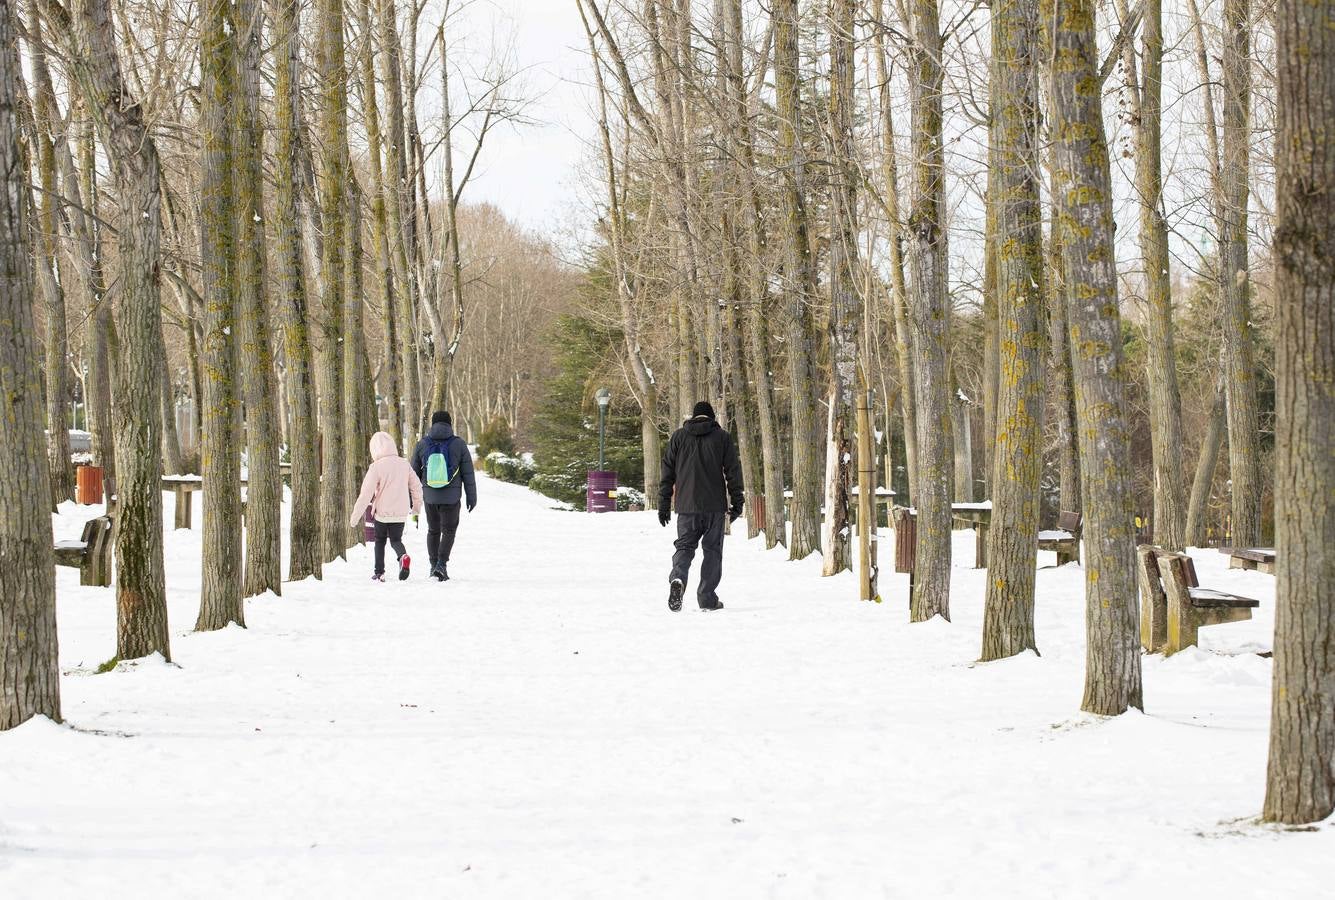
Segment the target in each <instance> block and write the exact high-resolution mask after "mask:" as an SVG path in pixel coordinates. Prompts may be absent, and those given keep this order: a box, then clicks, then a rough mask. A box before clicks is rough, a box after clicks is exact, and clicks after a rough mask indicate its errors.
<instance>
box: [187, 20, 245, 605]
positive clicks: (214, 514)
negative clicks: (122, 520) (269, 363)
mask: <svg viewBox="0 0 1335 900" xmlns="http://www.w3.org/2000/svg"><path fill="white" fill-rule="evenodd" d="M200 16H201V18H200V88H201V89H200V185H199V192H200V271H201V273H202V282H203V295H204V346H203V351H204V428H203V432H202V434H201V442H200V463H201V469H202V471H201V474H202V475H203V477H204V533H203V557H204V559H203V569H204V572H203V581H202V591H201V595H200V602H199V617H198V618H197V619H196V621H195V629H196V630H197V631H216V630H217V629H219V628H226V627H227V626H228V625H229V624H231V623H233V622H235V623H236V624H238V625H245V623H246V617H245V605H244V604H243V602H242V594H241V574H242V573H241V562H242V560H241V487H240V477H241V459H240V452H239V445H240V442H239V441H238V438H239V436H240V428H239V422H238V419H239V416H238V410H237V399H238V398H237V386H236V377H237V376H236V368H237V366H236V337H235V335H234V334H233V332H234V331H235V329H236V325H237V294H238V275H239V272H238V265H237V264H238V257H239V255H240V254H239V253H238V250H239V244H240V240H239V238H240V234H239V232H238V228H237V197H236V189H237V185H236V178H235V168H236V164H237V158H236V153H235V139H234V127H233V121H232V119H231V111H232V105H233V103H234V102H235V99H236V88H237V84H236V55H237V54H236V49H235V44H234V41H235V34H236V22H235V21H234V20H233V17H232V9H231V4H230V2H229V0H204V4H203V6H202V7H201V10H200Z"/></svg>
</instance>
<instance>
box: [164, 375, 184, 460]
mask: <svg viewBox="0 0 1335 900" xmlns="http://www.w3.org/2000/svg"><path fill="white" fill-rule="evenodd" d="M160 394H161V396H160V403H159V408H160V410H161V415H162V466H163V471H164V472H167V473H168V474H171V475H184V474H185V460H184V459H183V458H182V456H181V436H180V435H179V434H178V433H177V430H176V396H175V393H174V392H173V391H172V383H171V374H170V373H169V372H168V371H167V367H166V366H163V367H162V373H161V391H160Z"/></svg>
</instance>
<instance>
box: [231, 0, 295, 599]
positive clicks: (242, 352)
mask: <svg viewBox="0 0 1335 900" xmlns="http://www.w3.org/2000/svg"><path fill="white" fill-rule="evenodd" d="M235 14H236V17H237V21H236V23H235V24H236V28H237V32H236V48H235V52H236V65H237V76H236V77H237V85H238V87H239V88H240V90H239V91H238V101H239V102H237V103H236V104H235V105H234V106H233V116H234V120H233V127H234V129H235V131H234V138H235V148H236V149H235V166H234V171H235V173H236V219H237V248H236V251H237V252H236V258H237V267H236V286H237V315H238V317H239V323H240V326H241V327H240V347H239V359H240V362H241V366H240V372H241V387H242V390H243V392H244V396H245V401H246V417H245V427H246V469H247V484H246V561H245V566H246V568H245V573H244V577H243V582H242V596H245V597H253V596H255V595H257V594H262V593H264V592H265V591H273V592H274V593H275V594H281V593H282V592H283V554H282V540H283V539H282V531H283V525H282V506H283V478H282V473H281V472H280V470H279V467H278V441H279V432H280V430H281V429H280V428H279V427H278V377H277V374H276V373H275V371H274V360H273V344H272V338H271V337H270V326H269V297H268V290H267V284H268V282H267V280H266V278H265V270H266V269H267V267H268V266H267V263H268V260H267V254H266V252H265V234H264V213H265V205H264V165H263V163H264V160H263V156H264V146H263V138H264V131H263V127H262V123H261V121H260V109H259V104H260V84H259V82H260V52H261V51H260V38H261V33H262V31H263V27H262V26H263V24H264V14H263V7H262V6H261V5H260V2H259V0H235Z"/></svg>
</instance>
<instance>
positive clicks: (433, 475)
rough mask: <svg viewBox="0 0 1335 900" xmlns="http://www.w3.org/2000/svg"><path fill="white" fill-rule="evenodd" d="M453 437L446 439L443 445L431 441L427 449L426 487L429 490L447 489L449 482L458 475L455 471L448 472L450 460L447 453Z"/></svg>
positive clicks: (457, 471)
mask: <svg viewBox="0 0 1335 900" xmlns="http://www.w3.org/2000/svg"><path fill="white" fill-rule="evenodd" d="M452 440H454V437H448V438H446V439H445V442H444V443H437V442H436V441H432V442H431V443H430V444H429V445H428V447H427V449H428V450H429V451H430V454H429V455H428V456H427V458H426V486H427V487H429V488H443V487H448V486H449V484H450V482H452V481H454V476H455V475H458V474H459V470H458V469H456V470H454V471H453V472H451V471H450V458H449V453H448V452H447V451H448V450H449V447H450V441H452Z"/></svg>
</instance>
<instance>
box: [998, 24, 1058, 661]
mask: <svg viewBox="0 0 1335 900" xmlns="http://www.w3.org/2000/svg"><path fill="white" fill-rule="evenodd" d="M1039 59H1040V54H1039V23H1038V2H1037V0H997V2H996V3H995V4H994V5H993V7H992V90H991V104H990V108H991V111H992V123H991V144H992V157H993V158H994V159H995V164H996V168H995V169H994V170H993V171H992V173H991V179H990V183H991V185H992V187H993V191H994V193H993V197H994V202H995V215H996V216H997V221H996V226H995V227H996V228H997V231H998V232H999V233H1000V234H1004V235H1006V239H1005V240H1004V241H1000V242H998V245H997V261H996V272H997V280H996V292H997V297H996V300H997V346H998V351H999V357H1000V358H999V363H1000V367H999V373H1000V376H1001V377H999V378H998V384H997V401H996V402H997V406H996V432H995V444H994V446H995V449H994V451H993V454H994V455H993V466H992V473H991V476H990V477H989V479H988V486H989V487H990V488H991V495H992V524H991V527H990V528H989V529H988V542H987V566H988V572H987V574H988V577H987V599H986V605H985V607H984V612H983V652H982V658H983V659H984V660H991V659H1002V658H1005V657H1008V656H1014V655H1016V654H1017V653H1022V652H1023V651H1025V650H1034V651H1037V649H1038V644H1037V640H1036V638H1035V635H1034V572H1035V566H1036V560H1037V555H1038V519H1039V508H1040V506H1041V496H1042V495H1041V493H1040V488H1041V479H1042V474H1043V400H1044V397H1043V360H1044V350H1045V349H1046V348H1045V347H1044V344H1045V335H1044V331H1043V320H1042V315H1041V310H1042V307H1043V303H1044V285H1043V280H1044V279H1043V212H1042V206H1041V205H1040V201H1039V180H1038V179H1039V175H1038V168H1037V166H1036V165H1035V161H1036V160H1037V159H1038V158H1039V144H1040V139H1039V133H1038V129H1039V111H1038V76H1039V71H1040V70H1039ZM989 437H991V435H989Z"/></svg>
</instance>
